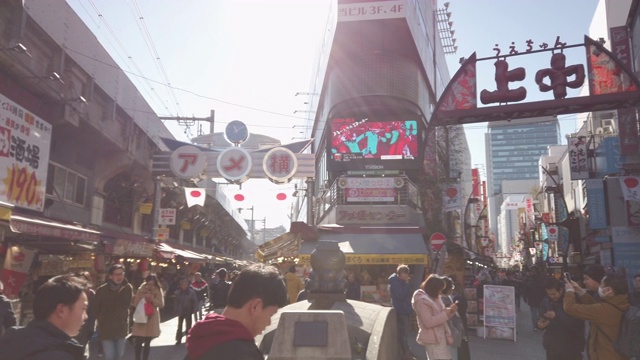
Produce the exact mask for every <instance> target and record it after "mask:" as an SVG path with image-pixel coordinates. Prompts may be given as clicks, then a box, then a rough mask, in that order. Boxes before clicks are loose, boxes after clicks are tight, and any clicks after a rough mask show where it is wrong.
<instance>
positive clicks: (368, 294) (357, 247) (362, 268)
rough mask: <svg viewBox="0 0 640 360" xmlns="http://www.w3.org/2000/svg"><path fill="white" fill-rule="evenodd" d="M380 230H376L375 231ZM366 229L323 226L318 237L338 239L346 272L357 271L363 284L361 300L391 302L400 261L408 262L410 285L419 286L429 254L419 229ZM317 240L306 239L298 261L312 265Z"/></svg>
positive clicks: (380, 302)
mask: <svg viewBox="0 0 640 360" xmlns="http://www.w3.org/2000/svg"><path fill="white" fill-rule="evenodd" d="M375 230H377V231H375ZM381 230H382V229H364V228H358V229H357V231H358V232H357V233H356V232H355V231H352V232H347V231H348V229H340V230H339V231H336V230H326V229H324V230H323V229H320V231H319V234H318V240H329V241H336V242H338V245H339V246H340V249H341V250H342V252H344V254H345V257H346V267H345V271H346V272H347V273H349V272H353V273H355V274H356V277H357V278H358V281H360V285H361V295H362V297H361V298H362V300H363V301H367V302H373V303H379V304H382V305H389V306H390V304H391V301H390V296H389V292H388V278H389V276H390V275H391V274H393V273H394V272H395V271H396V268H397V267H398V265H399V264H406V265H409V267H410V269H411V285H412V288H417V287H418V286H419V285H420V282H421V281H422V280H423V278H424V274H425V268H426V267H427V266H428V264H429V256H428V255H427V254H428V251H427V247H426V245H425V242H424V237H423V235H422V233H421V229H420V228H417V227H416V228H411V227H409V228H402V229H389V228H387V229H385V230H384V232H383V231H381ZM317 244H318V243H317V242H316V241H303V242H302V245H301V246H300V251H299V255H298V263H299V264H303V265H304V266H305V267H309V264H310V260H311V253H312V252H313V251H314V250H315V248H316V246H317Z"/></svg>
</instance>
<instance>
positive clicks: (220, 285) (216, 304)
mask: <svg viewBox="0 0 640 360" xmlns="http://www.w3.org/2000/svg"><path fill="white" fill-rule="evenodd" d="M216 276H217V277H218V282H217V283H216V284H215V285H213V286H211V309H212V310H213V311H215V312H217V313H220V311H222V309H224V307H225V306H227V295H228V294H229V288H230V287H231V284H230V283H229V282H227V269H225V268H220V269H218V271H216ZM216 310H218V311H216Z"/></svg>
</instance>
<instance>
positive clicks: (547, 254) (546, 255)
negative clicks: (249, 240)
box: [542, 243, 549, 261]
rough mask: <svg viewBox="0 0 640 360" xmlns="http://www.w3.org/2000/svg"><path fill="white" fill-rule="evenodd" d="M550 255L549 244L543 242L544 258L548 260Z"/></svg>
mask: <svg viewBox="0 0 640 360" xmlns="http://www.w3.org/2000/svg"><path fill="white" fill-rule="evenodd" d="M548 256H549V244H547V243H542V260H543V261H547V257H548Z"/></svg>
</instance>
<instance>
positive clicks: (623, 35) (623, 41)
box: [610, 26, 639, 155]
mask: <svg viewBox="0 0 640 360" xmlns="http://www.w3.org/2000/svg"><path fill="white" fill-rule="evenodd" d="M610 31H611V52H612V53H613V54H614V55H615V56H616V57H617V58H618V60H620V62H621V63H622V66H623V67H624V68H625V69H626V70H628V71H631V43H630V41H629V30H628V29H627V27H626V26H616V27H612V28H611V30H610ZM617 112H618V126H619V130H618V133H619V135H620V150H621V153H622V155H631V154H636V153H638V143H639V139H638V117H637V114H636V109H635V108H633V107H628V108H622V109H618V110H617Z"/></svg>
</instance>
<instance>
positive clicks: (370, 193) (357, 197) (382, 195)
mask: <svg viewBox="0 0 640 360" xmlns="http://www.w3.org/2000/svg"><path fill="white" fill-rule="evenodd" d="M344 194H345V197H346V199H347V202H393V201H395V200H396V196H397V195H398V194H397V191H396V189H393V188H392V189H384V188H356V189H346V190H345V192H344Z"/></svg>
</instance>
